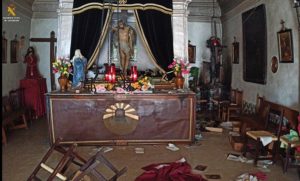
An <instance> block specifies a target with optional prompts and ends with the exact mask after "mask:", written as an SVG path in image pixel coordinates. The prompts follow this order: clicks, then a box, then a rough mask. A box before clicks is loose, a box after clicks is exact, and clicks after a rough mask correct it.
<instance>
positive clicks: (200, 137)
mask: <svg viewBox="0 0 300 181" xmlns="http://www.w3.org/2000/svg"><path fill="white" fill-rule="evenodd" d="M202 138H203V137H202V135H201V134H200V133H199V134H196V135H195V141H200V140H201V139H202Z"/></svg>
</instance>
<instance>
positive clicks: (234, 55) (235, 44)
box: [232, 41, 239, 64]
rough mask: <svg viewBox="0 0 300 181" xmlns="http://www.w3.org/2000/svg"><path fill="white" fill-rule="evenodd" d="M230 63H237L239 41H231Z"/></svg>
mask: <svg viewBox="0 0 300 181" xmlns="http://www.w3.org/2000/svg"><path fill="white" fill-rule="evenodd" d="M232 63H233V64H239V42H236V41H234V42H233V43H232Z"/></svg>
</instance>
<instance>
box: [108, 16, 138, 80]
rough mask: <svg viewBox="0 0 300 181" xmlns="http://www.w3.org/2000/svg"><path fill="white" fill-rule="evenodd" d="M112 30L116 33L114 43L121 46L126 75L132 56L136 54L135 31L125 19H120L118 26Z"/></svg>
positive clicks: (121, 61) (123, 68)
mask: <svg viewBox="0 0 300 181" xmlns="http://www.w3.org/2000/svg"><path fill="white" fill-rule="evenodd" d="M112 32H113V33H114V35H113V44H114V46H115V47H118V48H119V54H120V64H121V68H122V71H123V74H124V75H126V73H127V67H128V65H129V60H130V57H131V56H133V55H134V43H135V32H134V29H133V28H132V27H131V26H129V25H126V24H125V22H124V21H123V20H119V21H118V26H117V27H113V28H112ZM116 32H117V33H116Z"/></svg>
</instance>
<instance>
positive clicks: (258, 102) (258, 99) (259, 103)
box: [255, 94, 265, 114]
mask: <svg viewBox="0 0 300 181" xmlns="http://www.w3.org/2000/svg"><path fill="white" fill-rule="evenodd" d="M264 100H265V98H264V97H261V96H259V94H257V95H256V105H255V113H256V114H258V113H259V110H260V108H261V107H262V104H263V102H264Z"/></svg>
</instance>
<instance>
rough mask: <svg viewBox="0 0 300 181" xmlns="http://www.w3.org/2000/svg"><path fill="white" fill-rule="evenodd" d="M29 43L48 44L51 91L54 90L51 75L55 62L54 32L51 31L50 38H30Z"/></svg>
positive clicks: (53, 81) (52, 76)
mask: <svg viewBox="0 0 300 181" xmlns="http://www.w3.org/2000/svg"><path fill="white" fill-rule="evenodd" d="M29 40H30V41H31V42H49V43H50V61H49V62H50V78H51V90H52V91H53V90H56V86H55V79H54V74H53V73H52V72H53V70H52V63H53V62H54V61H55V42H57V38H55V32H54V31H51V33H50V38H30V39H29Z"/></svg>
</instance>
